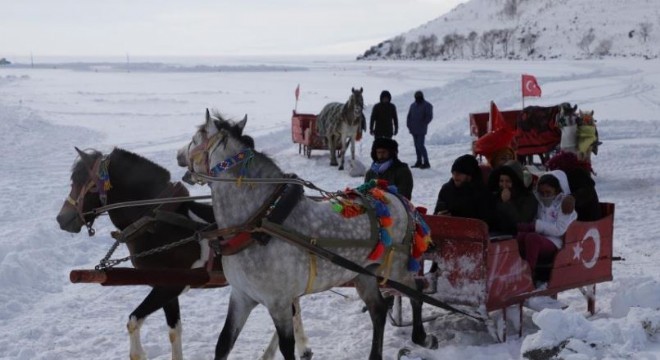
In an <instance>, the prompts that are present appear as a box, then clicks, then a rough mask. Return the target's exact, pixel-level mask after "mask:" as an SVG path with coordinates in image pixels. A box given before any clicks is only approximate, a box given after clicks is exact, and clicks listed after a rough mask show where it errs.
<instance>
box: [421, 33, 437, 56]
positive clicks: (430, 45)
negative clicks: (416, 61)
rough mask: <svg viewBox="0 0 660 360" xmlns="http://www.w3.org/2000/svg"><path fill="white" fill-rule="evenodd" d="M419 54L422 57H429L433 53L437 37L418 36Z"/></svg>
mask: <svg viewBox="0 0 660 360" xmlns="http://www.w3.org/2000/svg"><path fill="white" fill-rule="evenodd" d="M418 42H419V54H420V55H421V56H422V57H423V58H426V57H429V56H430V55H432V54H433V53H434V52H435V47H436V44H437V43H438V37H437V36H435V34H431V35H429V36H425V35H420V36H419V40H418Z"/></svg>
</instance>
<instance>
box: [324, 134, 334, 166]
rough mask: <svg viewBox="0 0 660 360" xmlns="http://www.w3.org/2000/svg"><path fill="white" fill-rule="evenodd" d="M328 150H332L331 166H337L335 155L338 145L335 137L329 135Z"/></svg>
mask: <svg viewBox="0 0 660 360" xmlns="http://www.w3.org/2000/svg"><path fill="white" fill-rule="evenodd" d="M326 139H327V140H328V148H330V166H337V155H336V154H335V149H336V146H335V145H336V144H335V137H334V135H328V136H327V137H326Z"/></svg>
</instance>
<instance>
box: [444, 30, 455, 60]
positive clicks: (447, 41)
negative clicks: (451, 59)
mask: <svg viewBox="0 0 660 360" xmlns="http://www.w3.org/2000/svg"><path fill="white" fill-rule="evenodd" d="M454 35H455V34H447V35H445V36H444V37H443V38H442V45H443V46H444V47H445V54H446V55H448V56H454V52H455V50H456V44H455V41H456V39H455V37H454Z"/></svg>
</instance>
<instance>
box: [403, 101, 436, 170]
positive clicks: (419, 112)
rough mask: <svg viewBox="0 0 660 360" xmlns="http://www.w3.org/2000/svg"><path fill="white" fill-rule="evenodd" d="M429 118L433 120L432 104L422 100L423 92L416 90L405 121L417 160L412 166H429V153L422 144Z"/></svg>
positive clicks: (421, 167) (423, 167)
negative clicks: (413, 143)
mask: <svg viewBox="0 0 660 360" xmlns="http://www.w3.org/2000/svg"><path fill="white" fill-rule="evenodd" d="M431 120H433V105H431V103H429V102H428V101H426V100H424V94H423V93H422V92H421V91H419V90H418V91H416V92H415V102H413V103H412V104H411V105H410V109H409V110H408V118H407V121H406V125H407V126H408V131H410V134H411V135H412V137H413V141H414V142H415V153H416V154H417V161H416V162H415V165H413V166H412V167H414V168H415V167H416V168H420V169H428V168H430V167H431V165H430V164H429V155H428V154H427V152H426V146H425V145H424V140H425V138H426V131H427V129H428V126H429V123H430V122H431Z"/></svg>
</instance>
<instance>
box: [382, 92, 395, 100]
mask: <svg viewBox="0 0 660 360" xmlns="http://www.w3.org/2000/svg"><path fill="white" fill-rule="evenodd" d="M384 98H388V99H390V100H392V94H390V92H389V91H387V90H383V91H382V92H381V93H380V101H383V99H384Z"/></svg>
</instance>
